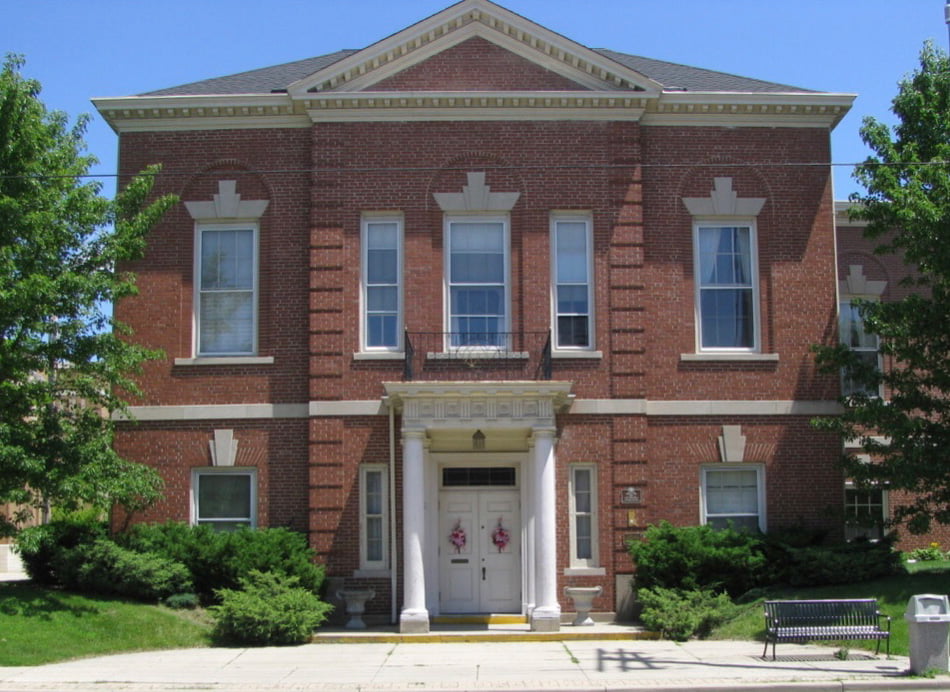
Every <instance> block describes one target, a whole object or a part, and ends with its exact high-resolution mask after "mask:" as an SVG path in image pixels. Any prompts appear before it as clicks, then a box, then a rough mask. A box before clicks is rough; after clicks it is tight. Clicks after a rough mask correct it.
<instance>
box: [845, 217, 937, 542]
mask: <svg viewBox="0 0 950 692" xmlns="http://www.w3.org/2000/svg"><path fill="white" fill-rule="evenodd" d="M835 206H836V211H837V218H836V235H837V248H838V279H839V281H838V298H839V301H840V302H839V318H840V325H839V332H840V334H841V335H842V341H843V342H844V343H846V344H847V345H848V346H849V347H850V348H851V349H853V350H855V351H859V352H861V353H862V355H863V357H864V358H866V359H868V360H869V361H871V362H872V363H874V364H875V365H877V366H878V367H880V368H882V369H885V370H889V369H891V368H893V367H895V365H896V363H895V362H894V360H893V357H891V356H888V357H886V358H885V357H884V356H882V355H881V354H880V353H879V349H878V339H877V337H876V336H875V335H873V334H866V333H865V332H864V324H863V320H862V318H861V315H860V313H859V311H858V309H857V307H856V305H855V304H854V303H853V301H855V300H871V301H883V302H891V301H899V300H902V299H904V298H906V297H907V296H908V295H909V294H910V293H911V292H912V291H913V290H914V289H913V288H912V287H911V286H908V285H906V284H903V283H902V281H903V280H904V279H905V278H908V277H909V276H911V275H912V274H913V272H914V268H913V267H909V266H908V265H907V264H905V263H904V261H903V259H902V257H901V256H900V254H898V253H887V254H877V253H875V248H876V247H877V245H878V244H879V242H880V241H877V240H869V239H867V238H865V237H864V227H865V226H866V225H867V224H866V223H865V222H861V221H855V220H852V219H851V218H849V214H848V209H849V208H850V207H851V204H849V203H848V202H838V203H836V205H835ZM842 386H843V390H844V392H845V393H846V394H847V393H850V392H851V391H853V388H856V387H857V386H858V385H856V384H855V383H851V382H849V381H847V380H845V381H844V382H843V383H842ZM873 394H874V395H876V396H884V397H888V396H890V393H889V392H888V391H886V389H884V388H882V391H879V392H873ZM844 446H845V450H846V451H847V452H848V453H850V454H854V455H856V456H858V457H863V459H864V460H865V461H867V462H868V463H870V462H872V460H873V458H872V456H871V455H869V454H865V453H864V449H863V447H862V445H861V443H860V440H845V441H844ZM910 501H911V497H910V496H909V495H908V494H907V493H906V491H900V490H889V489H888V488H886V487H883V486H881V487H876V488H872V489H867V488H859V487H855V485H854V484H853V483H851V481H850V480H846V482H845V518H846V522H845V524H846V525H845V535H846V537H847V538H849V539H850V538H854V537H858V536H865V537H868V538H879V537H880V536H881V535H883V533H884V532H885V531H888V530H891V529H890V528H889V527H888V526H887V522H889V521H890V522H893V521H894V514H895V512H894V510H895V508H896V507H897V506H899V505H901V504H904V503H908V502H910ZM897 532H898V537H899V541H898V547H899V548H900V549H901V550H904V551H909V550H912V549H914V548H926V547H929V546H930V544H931V542H937V543H940V544H941V545H942V546H943V547H946V546H948V545H950V526H946V525H943V524H939V523H937V522H933V523H932V524H931V530H930V531H929V532H928V533H926V534H922V535H914V534H912V533H910V531H908V530H906V528H904V527H902V526H897Z"/></svg>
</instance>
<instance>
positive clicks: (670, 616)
mask: <svg viewBox="0 0 950 692" xmlns="http://www.w3.org/2000/svg"><path fill="white" fill-rule="evenodd" d="M637 598H638V599H639V600H640V602H641V603H642V604H643V611H642V613H641V614H640V620H641V621H642V622H643V624H644V625H645V626H646V627H647V628H649V629H651V630H653V631H655V632H659V633H660V635H661V636H662V637H664V638H666V639H673V640H675V641H680V642H682V641H686V640H687V639H689V638H690V637H694V636H695V637H700V638H702V637H705V636H707V635H708V634H709V633H710V632H711V631H712V630H713V628H715V627H717V626H719V625H720V624H722V623H723V622H725V621H726V620H728V619H729V618H731V617H732V616H733V614H734V613H735V612H736V607H735V606H734V605H733V603H732V601H731V600H729V596H727V595H726V594H724V593H720V594H714V593H713V592H712V591H707V590H701V589H697V590H691V591H682V590H679V589H664V588H663V587H661V586H657V587H654V588H652V589H638V590H637Z"/></svg>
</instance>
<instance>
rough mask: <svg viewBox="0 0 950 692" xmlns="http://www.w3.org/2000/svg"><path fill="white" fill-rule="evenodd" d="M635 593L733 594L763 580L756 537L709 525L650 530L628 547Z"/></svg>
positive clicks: (665, 524) (765, 577)
mask: <svg viewBox="0 0 950 692" xmlns="http://www.w3.org/2000/svg"><path fill="white" fill-rule="evenodd" d="M629 550H630V555H631V556H632V558H633V561H634V563H635V564H636V567H637V574H636V585H637V587H638V588H639V589H643V588H652V587H664V588H667V589H679V590H685V591H691V590H696V589H708V590H712V591H717V592H721V591H725V592H726V593H729V594H731V595H733V596H738V595H739V594H742V593H744V592H746V591H748V590H749V589H751V588H754V587H756V586H759V585H761V584H763V583H766V582H767V581H769V574H768V569H769V567H768V560H767V558H766V556H765V552H764V546H763V543H762V540H761V538H760V537H758V536H755V535H751V534H747V533H742V532H739V531H735V530H733V529H714V528H712V527H711V526H673V525H672V524H670V523H669V522H667V521H663V522H660V523H659V524H658V525H655V526H650V527H649V528H648V529H647V531H646V534H645V536H644V538H643V540H642V541H639V542H632V543H630V544H629Z"/></svg>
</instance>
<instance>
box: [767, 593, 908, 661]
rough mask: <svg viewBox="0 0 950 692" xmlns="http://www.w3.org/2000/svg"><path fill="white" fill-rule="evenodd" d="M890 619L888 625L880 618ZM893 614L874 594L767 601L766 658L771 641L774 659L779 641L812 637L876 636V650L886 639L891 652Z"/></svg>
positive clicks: (825, 638) (841, 638)
mask: <svg viewBox="0 0 950 692" xmlns="http://www.w3.org/2000/svg"><path fill="white" fill-rule="evenodd" d="M882 619H886V620H887V629H882V628H881V620H882ZM890 636H891V618H890V617H889V616H887V615H883V614H882V613H881V611H880V610H878V607H877V601H876V600H874V599H873V598H855V599H845V600H821V601H766V602H765V650H764V651H763V652H762V657H763V658H765V656H766V654H767V653H768V651H769V642H771V643H772V660H773V661H774V660H775V644H776V643H777V642H780V641H781V642H799V643H803V642H807V641H813V640H819V639H822V640H829V639H831V640H835V641H838V640H841V641H845V640H852V639H876V640H877V653H878V654H879V653H881V640H882V639H883V640H884V641H886V642H887V655H888V656H890V654H891V640H890Z"/></svg>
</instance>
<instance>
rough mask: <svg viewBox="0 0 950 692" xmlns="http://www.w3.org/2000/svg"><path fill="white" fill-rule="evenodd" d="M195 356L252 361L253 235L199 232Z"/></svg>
mask: <svg viewBox="0 0 950 692" xmlns="http://www.w3.org/2000/svg"><path fill="white" fill-rule="evenodd" d="M198 245H199V252H198V268H197V270H198V271H197V273H198V280H197V290H198V301H197V311H196V313H197V314H196V321H197V330H196V331H197V342H198V343H197V353H198V355H199V356H210V355H253V354H254V353H255V351H256V348H257V343H256V342H257V297H256V293H257V257H256V255H257V229H256V228H255V227H222V226H217V227H208V226H200V227H199V228H198Z"/></svg>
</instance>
